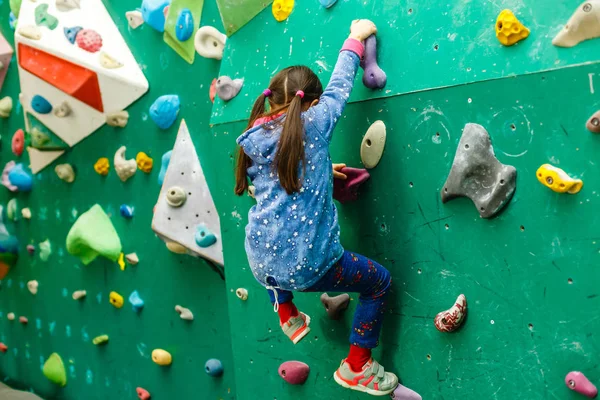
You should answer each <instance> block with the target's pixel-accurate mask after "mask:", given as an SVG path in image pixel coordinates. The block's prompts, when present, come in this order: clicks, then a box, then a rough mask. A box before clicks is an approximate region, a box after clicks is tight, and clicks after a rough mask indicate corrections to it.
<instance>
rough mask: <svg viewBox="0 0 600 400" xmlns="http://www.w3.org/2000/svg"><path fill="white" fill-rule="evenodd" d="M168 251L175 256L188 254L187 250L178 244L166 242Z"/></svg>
mask: <svg viewBox="0 0 600 400" xmlns="http://www.w3.org/2000/svg"><path fill="white" fill-rule="evenodd" d="M165 245H166V246H167V249H169V251H171V252H173V253H175V254H187V249H186V248H185V247H183V246H182V245H181V244H179V243H177V242H172V241H168V242H165Z"/></svg>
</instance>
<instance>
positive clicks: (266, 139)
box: [235, 20, 398, 396]
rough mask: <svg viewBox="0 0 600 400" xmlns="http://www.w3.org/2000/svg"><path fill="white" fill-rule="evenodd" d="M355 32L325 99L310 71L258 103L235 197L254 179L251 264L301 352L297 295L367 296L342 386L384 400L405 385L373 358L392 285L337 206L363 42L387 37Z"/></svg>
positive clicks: (277, 85)
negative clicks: (343, 122) (342, 139)
mask: <svg viewBox="0 0 600 400" xmlns="http://www.w3.org/2000/svg"><path fill="white" fill-rule="evenodd" d="M350 32H351V33H350V37H349V38H348V39H347V40H346V42H345V43H344V46H343V47H342V50H341V51H340V53H339V57H338V61H337V64H336V66H335V69H334V71H333V74H332V76H331V80H330V82H329V85H328V86H327V88H326V89H325V91H323V87H322V85H321V82H320V81H319V78H318V77H317V76H316V75H315V74H314V73H313V72H312V71H311V70H310V69H309V68H308V67H304V66H296V67H289V68H286V69H284V70H282V71H281V72H279V73H278V74H277V75H275V76H274V77H273V79H271V82H270V84H269V88H268V89H265V91H264V92H263V93H262V95H260V96H259V97H258V99H257V100H256V102H255V103H254V107H253V109H252V114H251V115H250V120H249V122H248V127H247V131H246V132H244V134H242V135H241V136H240V137H239V138H238V140H237V142H238V144H239V145H240V148H239V154H238V159H237V167H236V187H235V193H236V194H237V195H242V194H243V193H244V192H245V191H246V190H247V189H248V185H249V183H248V178H250V180H251V181H252V184H253V185H254V187H255V192H254V194H255V197H256V200H257V204H256V205H255V206H254V207H252V209H251V210H250V213H249V215H248V225H247V226H246V252H247V254H248V261H249V263H250V267H251V269H252V272H253V274H254V276H255V277H256V279H257V280H258V281H259V282H260V283H261V284H262V285H263V286H265V287H266V288H267V289H268V292H269V295H270V297H271V302H272V303H273V304H274V309H275V311H276V312H277V313H278V314H279V320H280V323H281V328H282V329H283V332H284V333H285V334H286V335H287V336H288V337H289V338H290V339H291V340H292V341H293V342H294V343H298V342H299V341H300V340H301V339H302V338H304V337H305V336H306V335H307V334H308V332H309V331H310V328H309V325H310V317H309V316H308V315H306V314H304V313H301V312H299V311H298V309H297V308H296V306H295V305H294V303H293V302H292V299H293V295H292V291H300V292H357V293H360V297H359V302H358V305H357V307H356V314H355V315H354V322H353V325H352V333H351V334H350V352H349V354H348V357H347V358H346V359H344V360H342V363H341V365H340V367H339V368H338V369H337V371H336V372H335V374H334V379H335V381H336V382H337V383H339V384H340V385H342V386H343V387H346V388H350V389H354V390H359V391H362V392H367V393H369V394H372V395H377V396H381V395H385V394H388V393H390V392H392V391H393V390H394V389H395V388H396V386H397V385H398V378H397V377H396V375H394V374H392V373H390V372H385V371H384V369H383V367H382V366H381V365H380V364H379V363H377V361H375V360H373V359H372V358H371V349H372V348H374V347H376V346H377V344H378V340H379V334H380V331H381V323H382V320H383V314H384V308H385V298H386V295H387V293H388V290H389V288H390V285H391V281H392V280H391V277H390V273H389V272H388V270H386V269H385V268H384V267H382V266H381V265H379V264H378V263H376V262H375V261H371V260H369V259H368V258H366V257H363V256H361V255H359V254H356V253H351V252H349V251H344V248H343V247H342V245H341V244H340V227H339V224H338V214H337V210H336V208H335V205H334V203H333V199H332V193H333V178H334V176H335V178H336V179H345V178H346V176H345V175H343V174H342V173H341V172H339V170H340V169H341V168H342V167H344V165H343V164H336V165H334V166H333V168H332V164H331V158H330V156H329V143H330V142H331V137H332V134H333V130H334V128H335V126H336V123H337V122H338V120H339V119H340V117H341V114H342V111H343V110H344V107H345V106H346V102H347V101H348V97H349V96H350V92H351V91H352V87H353V86H354V78H355V77H356V72H357V69H358V65H359V62H360V59H361V57H362V55H363V52H364V46H363V44H362V41H363V40H365V39H366V38H367V37H369V36H370V35H372V34H375V33H376V32H377V29H376V27H375V25H374V24H373V23H372V22H371V21H368V20H357V21H354V22H353V23H352V26H351V28H350ZM267 100H268V103H269V109H268V111H267V109H266V108H265V102H266V101H267Z"/></svg>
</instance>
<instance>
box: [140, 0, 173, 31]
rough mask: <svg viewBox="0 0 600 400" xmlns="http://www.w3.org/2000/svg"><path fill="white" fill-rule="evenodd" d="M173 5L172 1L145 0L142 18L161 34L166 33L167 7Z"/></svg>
mask: <svg viewBox="0 0 600 400" xmlns="http://www.w3.org/2000/svg"><path fill="white" fill-rule="evenodd" d="M169 4H171V0H143V1H142V17H143V18H144V22H146V23H147V24H148V25H150V26H151V27H152V28H154V29H156V30H157V31H159V32H164V31H165V14H164V13H163V11H164V9H165V7H167V6H168V5H169Z"/></svg>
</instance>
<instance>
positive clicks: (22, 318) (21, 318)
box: [19, 317, 29, 325]
mask: <svg viewBox="0 0 600 400" xmlns="http://www.w3.org/2000/svg"><path fill="white" fill-rule="evenodd" d="M19 322H20V323H22V324H23V325H26V324H27V323H28V322H29V320H28V319H27V317H19Z"/></svg>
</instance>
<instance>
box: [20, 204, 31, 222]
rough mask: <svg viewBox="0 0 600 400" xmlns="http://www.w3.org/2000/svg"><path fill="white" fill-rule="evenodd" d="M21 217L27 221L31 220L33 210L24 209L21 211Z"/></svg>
mask: <svg viewBox="0 0 600 400" xmlns="http://www.w3.org/2000/svg"><path fill="white" fill-rule="evenodd" d="M21 215H22V216H23V218H25V219H31V210H30V209H29V208H27V207H26V208H24V209H22V210H21Z"/></svg>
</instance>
